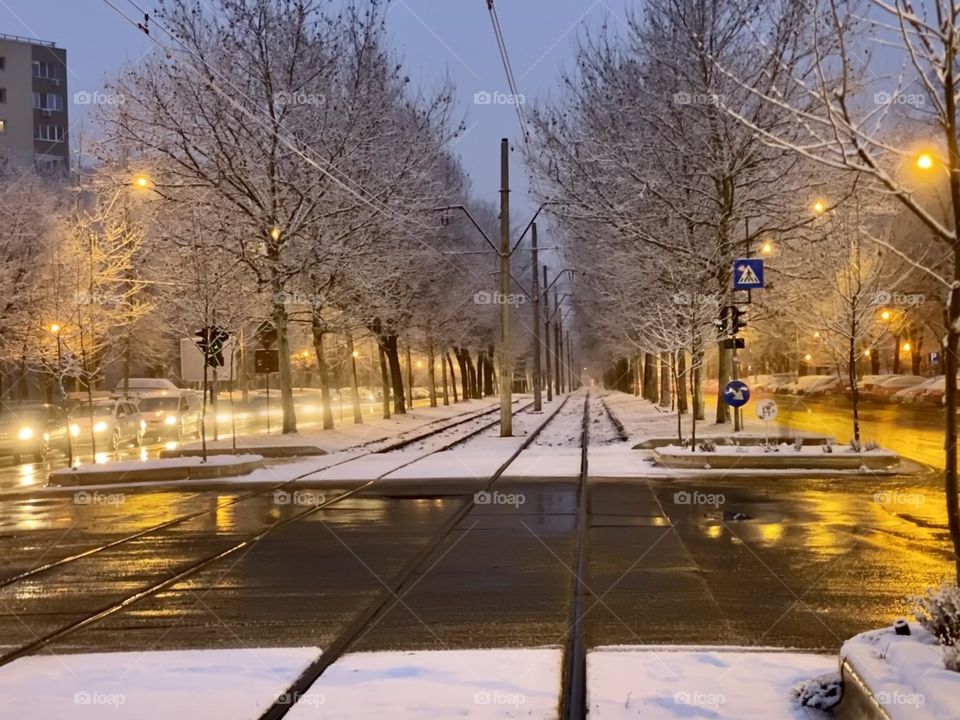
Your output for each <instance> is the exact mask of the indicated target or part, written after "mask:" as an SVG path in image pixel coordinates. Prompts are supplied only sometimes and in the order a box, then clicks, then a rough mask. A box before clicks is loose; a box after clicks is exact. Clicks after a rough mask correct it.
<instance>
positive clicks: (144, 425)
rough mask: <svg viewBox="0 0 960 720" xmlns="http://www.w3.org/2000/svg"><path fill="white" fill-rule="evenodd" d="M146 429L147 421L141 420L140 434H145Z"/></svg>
mask: <svg viewBox="0 0 960 720" xmlns="http://www.w3.org/2000/svg"><path fill="white" fill-rule="evenodd" d="M146 429H147V421H146V420H141V421H140V432H143V431H144V430H146Z"/></svg>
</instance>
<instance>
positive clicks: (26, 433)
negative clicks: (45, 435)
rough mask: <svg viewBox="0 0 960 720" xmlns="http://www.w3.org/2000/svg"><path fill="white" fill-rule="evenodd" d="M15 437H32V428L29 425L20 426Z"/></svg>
mask: <svg viewBox="0 0 960 720" xmlns="http://www.w3.org/2000/svg"><path fill="white" fill-rule="evenodd" d="M17 437H18V438H20V439H21V440H29V439H30V438H32V437H33V428H30V427H22V428H20V432H18V433H17Z"/></svg>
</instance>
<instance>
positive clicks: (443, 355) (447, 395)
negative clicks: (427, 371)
mask: <svg viewBox="0 0 960 720" xmlns="http://www.w3.org/2000/svg"><path fill="white" fill-rule="evenodd" d="M440 370H441V371H442V373H443V405H444V407H446V406H447V405H449V404H450V392H449V389H448V388H447V382H448V381H447V359H446V352H441V353H440Z"/></svg>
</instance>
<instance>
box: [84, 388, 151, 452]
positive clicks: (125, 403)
mask: <svg viewBox="0 0 960 720" xmlns="http://www.w3.org/2000/svg"><path fill="white" fill-rule="evenodd" d="M145 429H146V423H145V422H144V421H143V418H142V417H141V416H140V409H139V408H138V407H137V403H136V401H135V400H131V399H129V398H127V399H122V400H117V399H103V400H94V401H93V403H89V402H87V403H81V404H80V405H78V406H76V407H75V408H73V410H71V411H70V436H71V437H72V439H73V442H74V445H77V446H86V447H89V446H90V445H91V444H92V442H93V439H92V438H95V439H96V443H97V448H101V447H102V448H104V449H110V450H113V451H114V452H116V451H117V450H119V449H120V448H121V447H123V446H124V445H136V446H138V447H139V446H140V445H141V444H142V443H143V431H144V430H145Z"/></svg>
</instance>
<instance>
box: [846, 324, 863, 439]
mask: <svg viewBox="0 0 960 720" xmlns="http://www.w3.org/2000/svg"><path fill="white" fill-rule="evenodd" d="M855 335H856V330H854V332H853V333H851V337H850V346H849V348H848V349H847V368H848V369H847V381H848V382H849V383H850V399H851V402H852V403H853V442H854V443H855V444H856V445H857V446H858V447H859V446H860V390H859V389H858V388H857V342H856V338H855V337H854V336H855Z"/></svg>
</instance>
